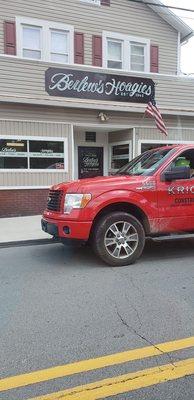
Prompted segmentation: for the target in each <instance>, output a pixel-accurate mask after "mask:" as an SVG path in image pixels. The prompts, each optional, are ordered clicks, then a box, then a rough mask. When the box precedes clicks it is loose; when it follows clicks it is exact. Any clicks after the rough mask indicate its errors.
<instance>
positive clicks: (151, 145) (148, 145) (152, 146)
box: [141, 142, 173, 153]
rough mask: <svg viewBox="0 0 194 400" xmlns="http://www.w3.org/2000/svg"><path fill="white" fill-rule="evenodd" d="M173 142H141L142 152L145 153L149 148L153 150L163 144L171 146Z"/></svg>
mask: <svg viewBox="0 0 194 400" xmlns="http://www.w3.org/2000/svg"><path fill="white" fill-rule="evenodd" d="M172 144H173V143H170V142H169V143H164V142H163V143H162V142H158V143H152V142H150V143H149V142H147V143H141V153H144V152H145V151H148V150H153V149H157V148H159V147H163V146H171V145H172Z"/></svg>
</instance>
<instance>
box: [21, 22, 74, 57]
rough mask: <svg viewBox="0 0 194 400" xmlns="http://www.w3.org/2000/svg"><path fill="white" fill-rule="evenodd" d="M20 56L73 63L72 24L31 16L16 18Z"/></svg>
mask: <svg viewBox="0 0 194 400" xmlns="http://www.w3.org/2000/svg"><path fill="white" fill-rule="evenodd" d="M16 27H17V52H18V56H19V57H24V58H30V59H35V60H42V61H53V62H58V63H62V64H71V63H73V54H74V40H73V38H74V29H73V27H72V26H69V25H64V24H60V23H55V22H49V21H44V20H38V19H31V18H21V17H17V18H16Z"/></svg>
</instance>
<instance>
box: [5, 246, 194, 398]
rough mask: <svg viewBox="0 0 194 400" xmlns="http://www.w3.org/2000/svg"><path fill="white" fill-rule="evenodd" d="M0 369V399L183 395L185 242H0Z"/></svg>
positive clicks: (188, 382) (190, 360) (188, 273)
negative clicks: (117, 262) (106, 252)
mask: <svg viewBox="0 0 194 400" xmlns="http://www.w3.org/2000/svg"><path fill="white" fill-rule="evenodd" d="M169 342H170V343H169ZM171 342H172V343H171ZM161 343H164V344H163V345H160V344H161ZM134 350H136V351H135V352H134ZM118 353H121V354H118ZM104 356H107V357H105V358H104ZM88 359H89V360H91V361H89V362H87V361H85V360H88ZM79 361H81V363H80V362H79ZM72 363H75V364H73V365H72ZM69 364H71V365H69ZM163 366H165V367H163ZM55 367H57V368H55ZM40 371H41V372H40ZM0 372H1V374H0V375H1V380H0V400H24V399H31V398H33V399H34V398H35V399H37V398H38V399H41V400H42V399H48V400H50V399H52V400H58V399H59V398H60V400H63V399H64V400H69V399H72V400H75V399H82V400H92V399H99V398H109V399H115V400H117V399H119V400H125V399H130V400H143V399H145V400H168V399H170V400H191V399H193V398H194V241H193V240H188V241H185V242H182V241H179V242H170V243H167V242H165V243H162V244H160V243H157V244H156V243H155V244H154V243H151V242H149V243H147V245H146V249H145V251H144V254H143V256H142V257H141V259H140V260H139V261H138V262H137V263H136V264H134V265H132V266H128V267H123V268H111V267H107V266H105V265H104V264H103V263H102V262H101V261H100V260H98V259H97V258H96V257H95V256H94V254H93V253H92V251H91V249H90V248H88V247H82V248H76V249H75V248H73V249H72V248H65V247H64V246H62V245H61V244H49V245H41V246H38V245H37V246H28V247H12V248H4V249H0ZM123 375H124V376H123ZM77 387H78V388H77ZM72 388H73V389H72ZM58 392H61V393H59V394H58ZM52 393H54V394H53V395H52V396H50V394H52ZM43 395H46V396H45V397H44V396H43Z"/></svg>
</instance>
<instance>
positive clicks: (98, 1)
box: [80, 0, 101, 6]
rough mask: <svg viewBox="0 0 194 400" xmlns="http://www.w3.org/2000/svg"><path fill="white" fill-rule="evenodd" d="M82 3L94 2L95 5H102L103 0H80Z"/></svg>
mask: <svg viewBox="0 0 194 400" xmlns="http://www.w3.org/2000/svg"><path fill="white" fill-rule="evenodd" d="M80 1H81V3H89V4H93V5H94V6H100V5H101V0H80Z"/></svg>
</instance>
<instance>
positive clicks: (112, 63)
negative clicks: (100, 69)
mask: <svg viewBox="0 0 194 400" xmlns="http://www.w3.org/2000/svg"><path fill="white" fill-rule="evenodd" d="M107 67H108V68H117V69H122V68H123V42H122V41H121V40H116V39H115V40H114V39H107Z"/></svg>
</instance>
